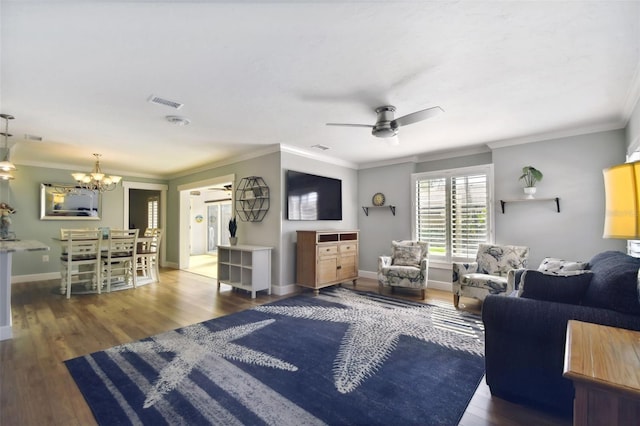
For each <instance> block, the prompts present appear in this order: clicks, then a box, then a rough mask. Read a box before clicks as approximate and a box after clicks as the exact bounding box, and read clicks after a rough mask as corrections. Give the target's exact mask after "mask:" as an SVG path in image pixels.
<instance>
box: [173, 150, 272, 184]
mask: <svg viewBox="0 0 640 426" xmlns="http://www.w3.org/2000/svg"><path fill="white" fill-rule="evenodd" d="M278 151H280V149H279V147H278V145H277V144H275V145H269V146H267V147H266V148H263V149H259V150H256V151H251V152H250V153H247V154H241V155H235V156H233V157H230V158H226V159H224V160H220V161H216V162H215V163H211V164H207V165H206V166H202V167H197V168H194V169H189V170H185V171H183V172H178V173H175V174H173V175H171V176H169V177H168V178H167V179H177V178H181V177H185V176H189V175H193V174H196V173H200V172H206V171H207V170H213V169H217V168H219V167H222V166H229V165H231V164H235V163H239V162H241V161H246V160H251V159H253V158H258V157H262V156H263V155H267V154H273V153H274V152H278Z"/></svg>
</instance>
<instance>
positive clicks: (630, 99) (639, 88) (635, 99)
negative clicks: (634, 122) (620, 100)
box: [622, 61, 640, 126]
mask: <svg viewBox="0 0 640 426" xmlns="http://www.w3.org/2000/svg"><path fill="white" fill-rule="evenodd" d="M639 102H640V61H639V62H638V65H637V66H636V72H635V73H634V74H633V79H632V80H631V85H630V86H629V90H627V96H626V97H625V102H624V106H623V109H622V114H623V116H624V121H625V126H626V125H627V124H628V123H629V120H630V119H631V114H633V110H634V109H635V108H636V106H637V105H638V103H639Z"/></svg>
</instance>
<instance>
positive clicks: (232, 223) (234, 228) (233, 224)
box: [229, 216, 238, 246]
mask: <svg viewBox="0 0 640 426" xmlns="http://www.w3.org/2000/svg"><path fill="white" fill-rule="evenodd" d="M236 232H238V222H237V221H236V218H235V216H234V217H232V218H231V219H229V234H230V235H231V236H230V237H229V244H231V245H232V246H235V245H236V244H238V238H236Z"/></svg>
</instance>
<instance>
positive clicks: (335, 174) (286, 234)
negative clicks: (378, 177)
mask: <svg viewBox="0 0 640 426" xmlns="http://www.w3.org/2000/svg"><path fill="white" fill-rule="evenodd" d="M281 154H282V157H281V166H282V170H281V173H280V178H281V186H280V192H281V193H282V199H281V204H280V208H281V214H280V218H281V219H282V220H281V223H282V228H281V232H282V235H281V248H282V257H281V258H280V262H281V270H282V277H281V283H282V285H289V284H294V283H295V282H296V279H295V272H296V263H295V260H296V244H295V243H296V231H297V230H315V229H322V230H326V229H343V230H348V229H358V213H357V212H358V210H359V209H360V207H358V203H359V201H358V193H359V190H358V173H357V171H356V170H354V169H351V168H349V167H344V166H338V165H334V164H329V163H326V162H323V161H319V160H315V159H311V158H307V157H302V156H299V155H295V154H291V153H288V152H282V153H281ZM287 170H295V171H300V172H305V173H311V174H315V175H321V176H327V177H332V178H336V179H341V180H342V220H340V221H335V220H311V221H290V220H287V219H286V202H287V201H286V199H285V196H286V195H285V194H286V192H285V184H286V180H285V173H286V171H287ZM361 236H362V233H361ZM360 247H362V245H361V246H360ZM360 259H362V254H361V255H360Z"/></svg>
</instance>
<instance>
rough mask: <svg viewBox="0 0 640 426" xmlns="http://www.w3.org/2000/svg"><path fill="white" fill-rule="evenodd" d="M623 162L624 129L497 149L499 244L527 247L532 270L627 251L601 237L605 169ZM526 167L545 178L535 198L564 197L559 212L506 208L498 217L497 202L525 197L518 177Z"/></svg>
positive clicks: (546, 205) (536, 206) (544, 207)
mask: <svg viewBox="0 0 640 426" xmlns="http://www.w3.org/2000/svg"><path fill="white" fill-rule="evenodd" d="M624 159H625V136H624V131H623V130H615V131H609V132H602V133H592V134H588V135H580V136H574V137H568V138H563V139H553V140H547V141H542V142H536V143H530V144H524V145H516V146H511V147H505V148H498V149H495V150H494V151H493V163H494V176H495V197H496V211H498V213H497V214H496V215H495V218H496V221H495V224H496V242H497V243H501V244H506V243H509V244H517V245H527V246H529V248H530V249H531V252H530V257H529V265H530V266H534V267H537V266H538V265H539V264H540V262H541V260H542V259H543V258H544V257H547V256H553V257H560V258H564V259H567V260H585V261H586V260H589V259H590V258H591V257H592V256H593V255H594V254H596V253H598V252H600V251H603V250H621V251H626V242H625V241H623V240H612V239H603V238H602V232H603V227H604V183H603V178H602V169H604V168H606V167H610V166H612V165H614V164H619V163H622V162H624ZM527 165H532V166H534V167H536V168H537V169H539V170H540V171H542V173H543V174H544V178H543V180H542V181H540V182H539V183H538V185H537V188H538V190H537V193H536V198H545V197H560V209H561V213H556V210H555V205H553V204H552V203H551V202H536V203H513V204H507V206H506V212H505V214H502V213H499V206H498V204H499V201H498V200H500V199H513V198H519V197H522V185H521V184H520V183H519V181H518V178H519V176H520V175H521V173H522V167H523V166H527Z"/></svg>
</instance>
